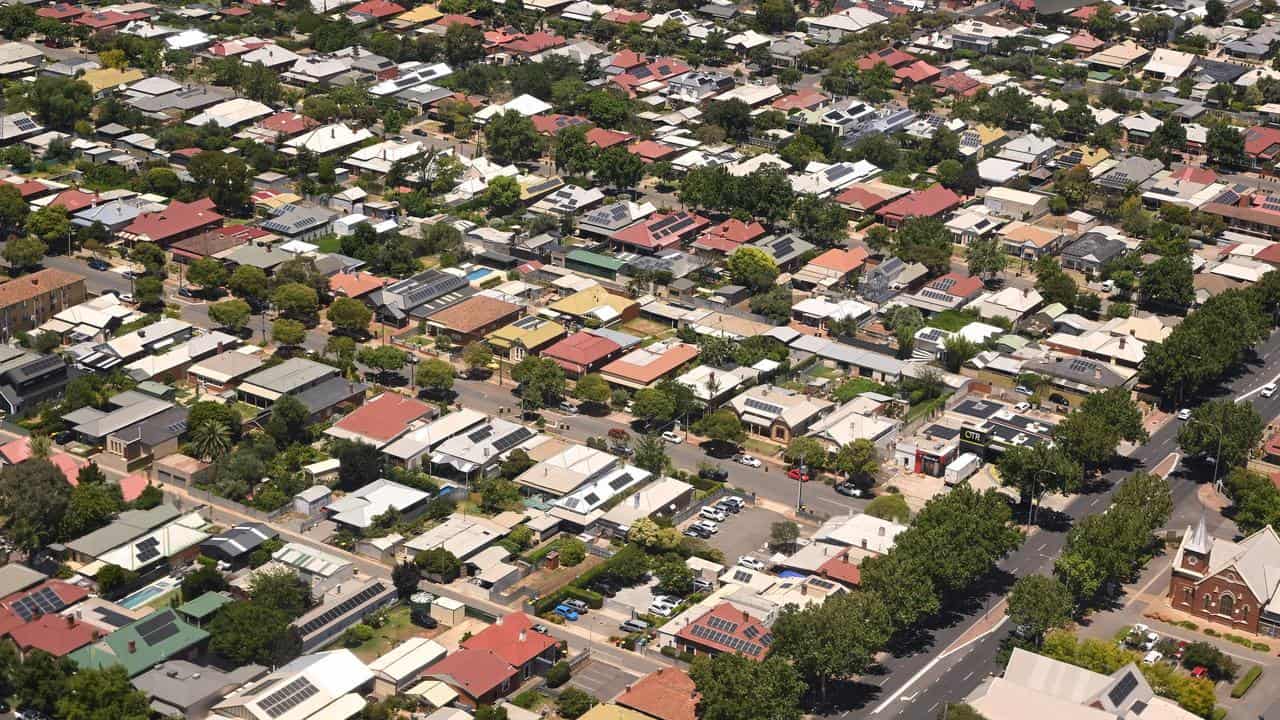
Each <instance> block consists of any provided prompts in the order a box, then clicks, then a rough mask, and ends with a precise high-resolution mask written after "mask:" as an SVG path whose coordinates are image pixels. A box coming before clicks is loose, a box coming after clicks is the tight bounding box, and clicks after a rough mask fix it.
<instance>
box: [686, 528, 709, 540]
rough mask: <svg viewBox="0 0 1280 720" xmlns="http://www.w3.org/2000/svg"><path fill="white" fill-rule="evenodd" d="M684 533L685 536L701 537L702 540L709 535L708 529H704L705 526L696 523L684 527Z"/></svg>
mask: <svg viewBox="0 0 1280 720" xmlns="http://www.w3.org/2000/svg"><path fill="white" fill-rule="evenodd" d="M684 534H685V536H687V537H695V538H702V539H703V540H707V539H709V538H710V537H711V532H710V531H708V530H706V529H705V528H702V527H699V526H698V525H690V526H689V527H687V528H685V529H684Z"/></svg>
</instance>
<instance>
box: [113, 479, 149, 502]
mask: <svg viewBox="0 0 1280 720" xmlns="http://www.w3.org/2000/svg"><path fill="white" fill-rule="evenodd" d="M150 484H151V480H150V479H149V478H147V476H146V474H145V473H134V474H132V475H130V476H128V477H125V478H121V479H120V496H121V497H122V498H124V501H125V502H133V501H134V500H137V499H138V496H139V495H141V494H142V491H143V490H146V489H147V486H148V485H150Z"/></svg>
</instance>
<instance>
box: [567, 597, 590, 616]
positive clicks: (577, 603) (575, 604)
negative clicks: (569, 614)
mask: <svg viewBox="0 0 1280 720" xmlns="http://www.w3.org/2000/svg"><path fill="white" fill-rule="evenodd" d="M564 604H565V605H568V606H569V607H571V608H573V609H574V610H575V611H576V612H577V613H578V614H579V615H586V614H587V611H588V610H590V609H591V606H590V605H587V604H586V603H585V602H583V601H581V600H578V599H576V598H574V599H570V600H565V601H564Z"/></svg>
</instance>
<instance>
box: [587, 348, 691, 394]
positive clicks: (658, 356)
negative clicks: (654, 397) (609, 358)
mask: <svg viewBox="0 0 1280 720" xmlns="http://www.w3.org/2000/svg"><path fill="white" fill-rule="evenodd" d="M696 357H698V346H697V345H690V344H688V343H672V344H670V345H668V346H666V347H665V348H663V347H662V346H660V345H650V346H649V347H647V348H643V349H641V350H636V351H633V352H630V353H627V354H626V355H623V356H622V357H620V358H618V359H617V360H614V361H613V362H611V363H609V364H608V365H605V366H604V367H603V368H601V370H600V371H601V372H604V373H608V374H610V375H615V376H617V377H619V378H622V379H624V380H630V381H631V382H633V383H635V384H637V385H649V384H651V383H653V382H655V381H657V380H658V379H660V378H661V377H662V376H664V375H666V374H667V373H669V372H671V371H672V370H675V369H676V368H678V367H680V366H681V365H683V364H685V363H687V362H689V361H690V360H692V359H694V358H696ZM639 358H644V359H645V360H647V362H644V363H640V362H637V360H638V359H639Z"/></svg>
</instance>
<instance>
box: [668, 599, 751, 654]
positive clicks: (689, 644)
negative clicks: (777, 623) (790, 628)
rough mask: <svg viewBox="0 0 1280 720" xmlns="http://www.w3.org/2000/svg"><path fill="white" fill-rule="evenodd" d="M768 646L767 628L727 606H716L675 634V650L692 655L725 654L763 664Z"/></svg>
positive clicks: (748, 615)
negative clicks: (736, 655) (740, 656)
mask: <svg viewBox="0 0 1280 720" xmlns="http://www.w3.org/2000/svg"><path fill="white" fill-rule="evenodd" d="M771 644H773V633H771V632H769V628H768V627H767V626H766V625H765V624H764V623H763V622H761V621H760V620H758V619H757V618H755V617H754V616H753V615H751V613H749V612H747V611H745V610H739V609H738V608H737V607H735V606H734V605H733V603H730V602H723V603H720V604H719V605H717V606H716V607H714V608H712V609H711V610H708V611H707V612H706V613H705V614H703V615H702V616H701V617H699V618H698V619H697V620H694V621H693V622H691V623H689V624H688V625H685V626H684V627H683V628H681V629H680V631H679V632H678V633H676V646H677V647H679V648H680V649H681V650H682V651H685V652H690V653H693V654H695V655H698V654H703V655H719V654H720V653H726V652H727V653H736V654H738V655H742V656H743V657H746V658H750V659H752V660H763V659H764V657H765V655H767V654H768V653H769V646H770V645H771Z"/></svg>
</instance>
